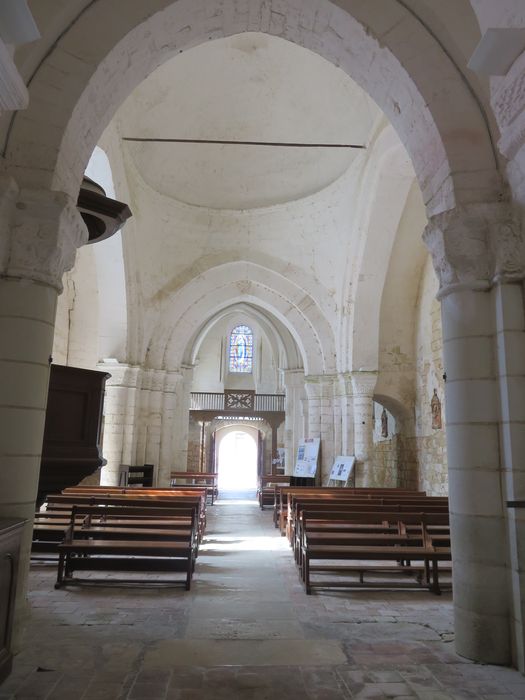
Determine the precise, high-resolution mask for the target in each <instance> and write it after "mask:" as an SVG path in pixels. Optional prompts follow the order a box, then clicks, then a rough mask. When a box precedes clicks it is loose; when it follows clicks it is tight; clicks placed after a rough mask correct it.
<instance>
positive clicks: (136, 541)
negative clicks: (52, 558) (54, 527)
mask: <svg viewBox="0 0 525 700" xmlns="http://www.w3.org/2000/svg"><path fill="white" fill-rule="evenodd" d="M117 510H119V508H117ZM144 510H145V511H146V512H145V513H144V515H145V516H146V517H147V516H148V509H147V508H146V509H144ZM101 511H104V512H103V515H104V516H112V515H113V511H114V508H113V507H106V508H102V507H101V506H76V505H75V506H73V508H72V510H71V521H70V525H69V527H68V529H67V531H66V536H65V538H64V542H63V543H62V544H60V545H59V546H58V553H59V560H58V570H57V581H56V584H55V588H61V587H63V586H66V585H79V584H85V583H87V584H92V583H104V584H105V585H121V584H134V585H143V584H147V585H152V584H157V585H162V584H164V585H166V583H168V584H169V585H173V583H175V581H173V580H169V581H168V582H166V581H162V582H158V581H154V580H153V581H152V580H148V579H139V580H137V579H129V578H126V579H113V578H97V579H94V578H89V579H79V578H75V577H74V576H73V574H74V572H75V571H124V572H128V571H131V572H148V573H150V572H169V573H173V572H184V573H185V574H186V576H185V579H184V585H185V588H186V590H190V587H191V578H192V575H193V571H194V568H195V555H196V546H197V540H196V537H195V511H192V519H191V523H190V527H188V528H185V529H182V530H180V529H175V528H173V529H171V530H169V529H166V528H150V527H148V526H144V525H141V526H140V527H127V528H117V527H113V526H108V528H104V527H100V526H99V523H98V522H97V523H96V524H93V517H95V518H100V516H101ZM78 516H86V520H84V521H83V523H82V524H80V525H79V517H78ZM148 522H149V520H144V524H147V523H148Z"/></svg>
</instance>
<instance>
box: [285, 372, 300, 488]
mask: <svg viewBox="0 0 525 700" xmlns="http://www.w3.org/2000/svg"><path fill="white" fill-rule="evenodd" d="M284 387H285V392H286V395H285V409H284V410H285V424H284V442H285V471H286V474H291V473H292V471H293V467H294V465H295V456H296V450H297V444H298V442H299V440H300V439H301V438H302V437H304V433H303V426H302V415H301V400H302V399H303V398H304V371H303V370H302V369H290V370H286V371H285V372H284Z"/></svg>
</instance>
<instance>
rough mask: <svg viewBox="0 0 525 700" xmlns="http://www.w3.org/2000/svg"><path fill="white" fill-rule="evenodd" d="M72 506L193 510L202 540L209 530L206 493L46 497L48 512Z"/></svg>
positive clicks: (132, 490)
mask: <svg viewBox="0 0 525 700" xmlns="http://www.w3.org/2000/svg"><path fill="white" fill-rule="evenodd" d="M73 505H79V506H80V505H100V506H134V507H139V508H143V507H151V508H155V509H157V510H160V511H162V509H164V508H172V509H180V508H191V509H194V510H195V514H196V522H197V524H198V532H199V540H201V539H202V537H203V535H204V530H205V527H206V503H205V492H204V490H202V491H201V493H192V494H189V493H187V492H176V493H170V494H169V495H167V494H162V495H155V494H153V493H149V494H143V493H137V491H136V489H130V491H129V492H125V493H115V492H113V493H109V494H106V493H103V492H102V491H100V490H97V491H96V492H93V493H82V494H79V493H62V494H55V495H49V496H48V497H47V510H48V511H64V510H66V511H68V510H70V509H71V507H72V506H73Z"/></svg>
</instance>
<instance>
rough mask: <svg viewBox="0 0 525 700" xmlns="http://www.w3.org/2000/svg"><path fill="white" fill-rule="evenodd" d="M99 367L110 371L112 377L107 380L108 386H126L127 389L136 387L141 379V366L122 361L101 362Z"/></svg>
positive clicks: (104, 370) (100, 369)
mask: <svg viewBox="0 0 525 700" xmlns="http://www.w3.org/2000/svg"><path fill="white" fill-rule="evenodd" d="M97 369H98V370H99V371H101V372H108V374H110V375H111V377H110V378H109V379H108V380H107V382H106V386H107V387H113V386H114V387H124V388H126V389H136V388H137V386H138V384H139V379H140V372H141V369H140V367H137V366H136V365H127V364H122V363H120V362H99V363H98V364H97Z"/></svg>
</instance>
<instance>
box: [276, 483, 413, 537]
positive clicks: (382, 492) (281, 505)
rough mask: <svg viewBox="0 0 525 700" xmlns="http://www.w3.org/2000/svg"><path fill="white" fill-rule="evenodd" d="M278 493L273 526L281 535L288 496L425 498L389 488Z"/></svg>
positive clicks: (281, 489)
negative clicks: (406, 496) (407, 496)
mask: <svg viewBox="0 0 525 700" xmlns="http://www.w3.org/2000/svg"><path fill="white" fill-rule="evenodd" d="M276 491H277V493H278V498H277V499H276V504H275V507H274V525H275V527H278V528H280V530H281V534H282V535H284V534H285V533H286V520H287V516H288V495H289V494H290V495H291V494H293V495H308V494H315V495H324V496H331V495H332V494H333V497H335V498H341V497H345V496H351V497H353V498H354V497H356V498H363V499H372V498H378V497H381V496H388V495H394V496H395V497H400V496H402V495H411V496H425V495H426V494H425V492H424V491H414V490H411V489H391V488H385V489H381V488H354V487H343V488H341V487H327V486H324V487H310V486H303V487H297V486H289V487H276Z"/></svg>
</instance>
